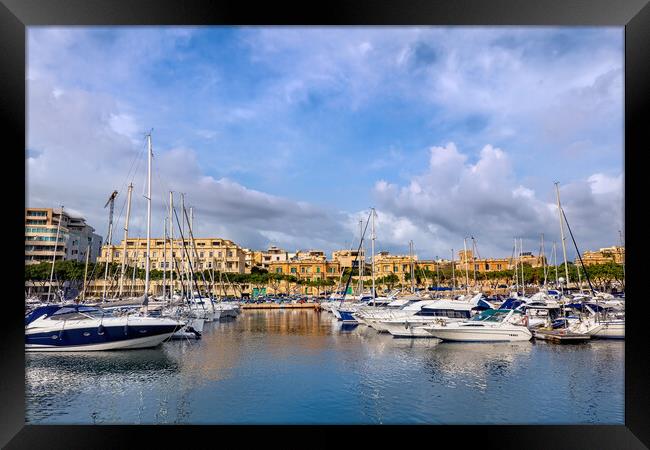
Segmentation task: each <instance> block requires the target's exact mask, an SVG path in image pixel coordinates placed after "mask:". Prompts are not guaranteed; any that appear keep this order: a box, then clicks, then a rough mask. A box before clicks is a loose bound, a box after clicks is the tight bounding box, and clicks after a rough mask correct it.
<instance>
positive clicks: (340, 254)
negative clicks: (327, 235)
mask: <svg viewBox="0 0 650 450" xmlns="http://www.w3.org/2000/svg"><path fill="white" fill-rule="evenodd" d="M365 258H366V254H365V252H364V250H363V249H361V251H357V250H337V251H335V252H333V253H332V261H334V262H338V263H339V265H340V267H341V269H349V268H351V267H358V264H359V261H365ZM355 260H356V264H355Z"/></svg>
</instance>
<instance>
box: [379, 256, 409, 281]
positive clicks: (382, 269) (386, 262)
mask: <svg viewBox="0 0 650 450" xmlns="http://www.w3.org/2000/svg"><path fill="white" fill-rule="evenodd" d="M417 263H418V257H417V255H414V256H413V258H411V257H410V256H408V255H390V254H389V253H388V252H379V254H378V255H375V277H376V278H382V277H385V276H387V275H390V274H394V275H397V276H398V277H399V280H400V282H403V281H404V279H405V278H404V274H406V273H411V264H413V270H416V267H417Z"/></svg>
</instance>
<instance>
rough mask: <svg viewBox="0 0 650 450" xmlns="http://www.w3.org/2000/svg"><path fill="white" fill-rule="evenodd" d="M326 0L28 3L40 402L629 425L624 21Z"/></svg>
mask: <svg viewBox="0 0 650 450" xmlns="http://www.w3.org/2000/svg"><path fill="white" fill-rule="evenodd" d="M36 28H38V27H36ZM45 28H47V27H45ZM316 28H318V30H316V31H317V33H316V34H312V33H311V32H310V30H308V29H300V28H293V27H278V28H277V29H276V28H274V27H270V28H268V29H266V28H265V27H261V28H260V27H224V28H223V29H211V28H210V27H207V28H204V27H187V28H183V29H180V28H174V27H171V28H169V29H164V30H157V29H155V27H153V28H150V27H144V28H142V29H141V28H140V27H133V28H132V29H131V28H130V27H126V28H124V29H123V28H121V27H118V28H116V29H114V30H113V29H106V30H103V31H101V30H97V32H94V31H92V30H85V29H81V30H77V29H74V30H68V31H65V30H50V31H48V30H47V29H45V30H41V29H40V28H38V29H34V30H33V31H30V33H31V35H32V36H34V38H33V39H32V40H33V42H32V47H33V51H32V50H30V52H28V53H27V55H28V57H29V58H33V57H34V56H36V61H35V62H34V66H33V70H32V71H31V72H30V73H28V74H27V75H28V76H27V80H28V81H29V84H30V92H31V94H30V102H29V104H30V106H36V107H34V108H32V110H33V111H34V112H35V114H39V115H38V117H37V118H34V119H32V122H31V123H30V126H29V127H27V130H28V131H30V133H29V134H30V136H29V138H30V139H31V142H30V143H29V144H28V145H27V149H26V150H27V151H26V167H27V168H28V169H29V173H30V174H32V176H33V177H34V179H33V180H31V181H30V182H29V183H28V188H29V189H28V192H30V196H29V198H27V199H26V205H25V218H24V219H25V223H24V230H25V236H24V238H25V255H24V256H25V274H24V275H25V276H24V288H25V304H24V306H25V310H24V312H25V316H24V326H25V330H24V352H25V355H24V356H25V388H26V391H25V397H26V403H25V406H26V417H25V422H26V423H28V424H39V425H41V424H42V425H50V424H80V425H87V424H100V425H101V424H117V425H119V424H156V425H158V424H450V425H455V424H468V425H469V424H481V425H505V424H508V425H512V424H515V425H519V424H527V425H535V424H537V425H549V424H562V425H564V424H572V425H575V424H590V425H594V424H597V425H622V424H624V422H625V406H626V405H625V403H624V396H625V389H624V377H623V375H624V365H625V360H624V349H625V339H626V272H625V270H626V267H625V264H626V262H625V244H624V235H623V230H624V228H625V222H624V220H623V214H622V212H623V208H622V205H623V200H624V195H623V189H622V186H623V172H622V167H621V166H620V158H619V155H618V154H617V152H618V150H619V149H620V143H621V142H624V140H623V139H622V138H621V136H620V126H618V127H617V126H616V124H617V123H619V124H620V120H622V115H621V114H620V113H622V111H623V110H622V109H621V108H620V107H621V106H622V105H621V104H620V98H618V97H617V95H615V94H616V93H617V92H619V91H620V88H621V86H622V85H623V81H624V80H623V75H622V74H624V71H623V70H622V69H623V68H622V67H620V62H621V61H622V60H623V59H621V58H620V55H621V54H622V53H621V52H622V49H624V43H625V42H624V40H622V39H621V37H622V35H621V33H620V31H621V30H619V31H616V30H613V29H612V30H603V31H607V32H606V33H604V34H602V35H601V33H600V32H598V30H591V31H590V30H583V29H576V30H573V31H570V30H555V29H553V28H552V27H551V28H546V27H541V28H540V29H537V28H536V27H533V28H534V29H532V28H531V29H530V30H511V29H510V28H509V27H505V28H504V29H502V30H497V31H498V32H497V33H493V31H490V30H488V29H481V27H478V28H476V29H475V28H474V27H458V28H457V29H455V28H454V27H451V28H452V29H448V27H443V28H441V29H439V30H427V27H417V28H416V29H414V30H412V31H409V30H405V29H404V28H403V27H395V28H391V27H370V28H365V27H360V28H359V29H358V30H351V29H349V28H342V29H340V30H336V29H333V28H330V27H316ZM51 33H53V34H51ZM58 33H63V34H58ZM67 33H70V34H69V35H68V34H67ZM143 33H144V34H143ZM584 33H587V34H584ZM76 35H79V37H80V38H86V40H85V41H83V42H87V43H88V45H87V46H86V45H83V46H71V43H72V42H73V41H75V40H76V39H73V38H72V36H76ZM571 36H576V37H573V38H571ZM48 42H51V44H48V45H45V43H48ZM306 44H308V45H306ZM569 44H570V45H569ZM59 47H61V48H60V49H58V48H59ZM565 47H566V48H565ZM571 47H575V48H574V50H571ZM57 49H58V50H57ZM599 49H600V50H599ZM91 50H92V51H91ZM59 52H63V53H64V54H65V55H64V56H65V58H63V57H61V58H59V57H58V56H57V55H58V53H59ZM88 52H90V53H93V52H97V55H102V57H92V55H91V54H89V53H88ZM594 52H596V53H594ZM30 55H31V56H30ZM128 55H131V56H130V57H129V58H128V59H123V58H124V57H126V56H128ZM169 55H171V59H170V57H169ZM593 55H601V56H602V57H603V58H604V62H603V63H601V62H595V61H594V58H593ZM59 61H61V62H62V64H57V62H59ZM103 61H110V63H109V64H108V66H106V65H104V62H103ZM560 61H564V62H565V63H566V62H570V64H568V65H567V67H568V68H569V69H570V70H564V69H562V70H559V66H557V64H559V62H560ZM89 62H91V63H92V67H89V66H88V64H89ZM68 63H70V64H68ZM296 64H299V66H296ZM58 65H60V66H62V67H58V68H57V66H58ZM113 66H114V67H113ZM64 67H70V68H72V69H74V70H70V69H67V68H66V69H65V70H64V69H63V68H64ZM134 69H137V70H134ZM50 72H53V73H51V74H49V75H48V73H50ZM59 72H60V73H59ZM122 72H124V73H122ZM98 74H101V75H102V76H101V80H99V79H98V80H95V82H92V80H86V78H93V77H98ZM558 74H559V75H558ZM73 75H74V76H73ZM513 75H514V76H515V78H512V77H513ZM116 76H117V78H115V77H116ZM111 86H113V87H111ZM109 87H110V89H109ZM154 88H155V89H154ZM80 96H81V97H80ZM32 97H33V98H32ZM521 99H526V102H522V101H521ZM32 103H33V104H32ZM39 105H40V106H39ZM75 105H77V106H75ZM569 105H572V106H569ZM573 105H575V106H573ZM602 105H609V106H608V107H607V108H606V109H602V108H603V106H602ZM616 105H618V106H616ZM614 107H616V108H618V109H616V110H615V109H614ZM98 108H99V109H98ZM585 111H587V112H589V114H585ZM616 111H618V112H616ZM585 117H587V118H588V119H589V120H586V119H585ZM603 118H606V120H605V119H603ZM619 119H620V120H619ZM583 122H584V123H583ZM591 122H593V124H592V123H591ZM81 125H83V126H81ZM152 127H155V130H156V131H155V133H154V128H152ZM59 133H60V134H61V135H62V136H61V139H59V140H56V139H55V140H53V139H52V137H53V136H54V135H57V134H59ZM599 152H602V153H603V154H604V155H605V156H603V157H600V156H598V157H596V155H597V154H598V153H599ZM564 153H566V155H565V154H564ZM567 155H568V157H567ZM576 156H580V158H582V157H584V158H585V160H584V161H583V160H580V161H578V159H580V158H577V157H576ZM587 157H589V158H590V159H587ZM70 174H74V176H71V175H70ZM91 224H93V225H94V226H91ZM95 226H96V227H97V228H95ZM632 292H634V291H632ZM633 297H634V295H633ZM632 301H638V300H637V299H633V300H632ZM633 314H634V318H636V317H637V313H634V311H633ZM630 337H631V338H632V339H633V340H634V341H636V338H635V337H633V336H630ZM629 394H630V393H629V392H628V395H629ZM433 437H434V438H435V435H434V436H433ZM460 437H461V436H460V435H459V438H460ZM539 442H544V441H543V440H542V438H541V437H540V441H539ZM522 446H525V444H523V443H522Z"/></svg>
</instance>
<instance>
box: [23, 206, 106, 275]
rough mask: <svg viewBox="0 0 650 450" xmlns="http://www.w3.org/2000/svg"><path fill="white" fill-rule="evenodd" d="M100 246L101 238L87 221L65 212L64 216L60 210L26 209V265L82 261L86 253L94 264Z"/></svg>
mask: <svg viewBox="0 0 650 450" xmlns="http://www.w3.org/2000/svg"><path fill="white" fill-rule="evenodd" d="M59 222H60V223H61V226H60V227H59ZM57 228H58V229H59V230H58V231H59V239H58V241H57V238H56V236H57ZM101 245H102V237H101V236H99V235H97V234H95V229H94V228H93V227H91V226H90V225H88V224H87V223H86V219H84V218H83V217H79V216H76V215H74V214H71V213H69V212H67V211H66V210H65V208H64V209H63V212H61V209H60V208H54V209H53V208H25V264H38V263H40V262H44V261H45V262H51V261H52V260H53V259H54V258H56V259H57V260H75V261H85V259H86V252H87V251H89V252H90V255H89V260H90V261H91V262H95V260H96V259H97V257H98V256H99V251H100V248H101ZM55 248H56V257H55V256H54V253H55Z"/></svg>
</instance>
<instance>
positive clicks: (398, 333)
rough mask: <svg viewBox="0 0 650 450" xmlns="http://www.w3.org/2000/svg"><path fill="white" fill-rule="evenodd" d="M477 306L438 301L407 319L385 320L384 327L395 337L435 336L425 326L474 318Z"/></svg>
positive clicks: (467, 303) (466, 303) (455, 301)
mask: <svg viewBox="0 0 650 450" xmlns="http://www.w3.org/2000/svg"><path fill="white" fill-rule="evenodd" d="M475 307H476V305H475V304H473V303H470V302H459V301H457V300H436V301H435V302H433V303H432V304H429V305H425V306H423V307H422V309H420V310H419V311H417V312H416V313H415V314H413V315H411V316H407V317H402V318H397V319H391V320H385V321H383V322H382V323H381V324H382V326H383V327H384V328H385V329H386V331H388V332H389V333H390V334H392V335H393V336H394V337H424V338H432V337H433V336H432V335H431V334H430V333H429V332H428V331H427V330H425V329H424V328H423V326H424V325H431V324H443V323H448V322H454V321H456V322H458V321H462V320H467V319H469V318H470V317H472V314H473V309H474V308H475Z"/></svg>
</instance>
